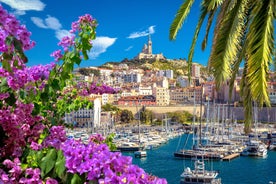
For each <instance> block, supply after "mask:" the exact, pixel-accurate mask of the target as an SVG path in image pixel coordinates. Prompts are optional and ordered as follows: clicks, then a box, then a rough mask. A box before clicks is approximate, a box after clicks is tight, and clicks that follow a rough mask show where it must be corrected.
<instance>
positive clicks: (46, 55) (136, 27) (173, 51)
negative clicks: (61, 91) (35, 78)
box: [0, 0, 211, 67]
mask: <svg viewBox="0 0 276 184" xmlns="http://www.w3.org/2000/svg"><path fill="white" fill-rule="evenodd" d="M0 3H1V4H2V6H3V7H4V8H5V9H7V10H8V11H9V12H10V13H13V14H15V15H16V16H17V18H18V19H19V20H20V22H21V23H22V24H25V25H26V26H27V28H28V30H29V31H31V32H32V36H31V39H32V40H34V41H35V42H36V46H35V48H33V49H32V50H30V51H28V52H27V53H26V54H27V56H28V58H29V63H28V65H30V66H31V65H36V64H47V63H50V62H51V61H53V58H52V57H50V54H51V53H52V52H53V51H55V50H57V49H58V48H59V47H58V46H57V43H58V42H59V39H60V38H61V37H62V36H64V35H66V34H68V30H70V29H71V23H72V22H73V21H76V20H78V17H79V16H81V15H84V14H87V13H88V14H91V15H92V16H93V17H94V18H96V19H97V21H98V27H97V39H96V40H95V41H94V48H93V49H92V51H91V53H90V58H91V59H89V60H88V61H83V62H82V64H81V67H87V66H99V65H102V64H104V63H105V62H108V61H115V62H119V61H122V60H123V59H124V58H128V59H132V58H134V57H135V56H136V55H137V54H138V53H139V52H140V51H141V50H142V47H143V45H144V43H146V42H147V39H148V34H151V38H152V43H153V44H152V46H153V53H154V54H157V53H163V55H164V56H165V57H166V58H168V59H179V58H187V57H188V51H189V48H190V45H191V41H192V37H193V33H194V29H195V25H196V22H197V20H198V17H199V14H200V8H199V1H197V0H196V3H195V4H194V6H193V7H192V10H191V14H190V16H189V17H188V19H187V20H186V21H185V23H184V25H183V27H182V29H181V30H180V32H179V33H178V36H177V38H176V40H174V41H170V40H169V28H170V25H171V23H172V21H173V19H174V16H175V14H176V12H177V10H178V8H179V7H180V5H181V4H182V3H183V0H173V1H172V0H56V1H54V0H48V1H46V0H0ZM200 35H201V36H200V40H199V41H201V40H202V38H201V37H202V35H203V33H201V34H200ZM210 41H211V39H210ZM210 41H209V47H208V49H207V50H205V51H201V49H200V46H201V43H200V42H198V44H197V47H196V51H195V54H194V59H193V61H194V62H197V63H201V64H203V65H206V64H207V61H208V56H209V52H210Z"/></svg>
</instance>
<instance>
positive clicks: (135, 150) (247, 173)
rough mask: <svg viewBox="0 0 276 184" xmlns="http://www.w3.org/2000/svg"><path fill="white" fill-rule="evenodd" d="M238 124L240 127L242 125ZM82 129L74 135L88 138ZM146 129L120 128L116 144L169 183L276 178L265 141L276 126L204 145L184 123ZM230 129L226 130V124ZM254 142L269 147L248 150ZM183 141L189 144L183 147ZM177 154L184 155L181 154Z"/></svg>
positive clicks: (275, 162) (275, 160) (274, 156)
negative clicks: (255, 152)
mask: <svg viewBox="0 0 276 184" xmlns="http://www.w3.org/2000/svg"><path fill="white" fill-rule="evenodd" d="M139 128H141V127H139ZM235 128H236V129H237V130H238V129H241V127H239V126H238V125H237V127H235ZM203 129H206V126H203ZM82 130H83V132H81V130H79V131H78V132H74V133H73V132H71V135H70V136H71V137H74V138H84V139H85V140H86V139H87V136H88V135H87V130H85V129H82ZM141 130H142V131H141V133H139V134H138V133H137V132H138V131H137V127H135V126H131V128H126V127H116V130H114V132H116V133H117V134H116V136H115V139H114V143H115V144H116V145H117V146H118V147H117V149H118V151H121V152H122V154H123V155H125V156H130V157H132V160H133V163H134V164H136V165H138V166H139V167H141V168H143V169H144V170H145V171H146V172H147V173H151V174H153V175H156V176H158V177H160V178H166V180H167V182H168V183H169V184H179V183H189V184H192V183H202V181H205V183H210V182H211V183H223V184H232V183H237V184H238V183H241V184H243V183H246V184H247V183H248V184H251V183H252V184H253V183H264V184H267V183H274V181H276V176H275V174H274V173H275V168H276V151H273V149H267V148H268V147H269V146H270V145H271V144H270V145H269V144H264V143H267V142H268V143H273V142H275V140H274V135H275V133H274V132H273V133H271V132H272V131H274V128H272V129H271V130H270V131H267V130H265V129H262V131H259V132H256V133H254V134H252V135H246V136H245V135H243V134H241V133H239V132H240V131H236V134H234V133H233V134H231V136H229V135H227V136H224V137H223V136H221V135H217V136H221V137H223V139H220V140H219V139H218V140H219V141H217V142H216V141H211V140H212V139H213V140H215V138H214V137H212V136H210V135H209V136H204V140H202V142H204V143H205V144H201V145H200V146H195V145H196V142H197V141H199V139H198V138H197V136H193V133H194V131H190V132H187V131H185V130H184V129H181V127H179V126H178V127H177V126H175V127H173V126H172V127H170V128H169V129H164V127H162V126H157V127H152V126H142V128H141ZM209 130H210V129H209ZM225 130H226V132H227V129H226V128H225ZM202 132H203V133H204V131H202ZM202 135H203V134H202ZM256 135H257V136H256ZM202 137H203V136H202ZM256 138H257V139H256ZM256 140H258V141H257V142H256ZM259 141H262V142H259ZM250 142H251V143H255V144H256V143H258V145H259V144H261V145H262V146H265V147H264V148H265V149H266V154H265V155H250V154H248V155H244V154H243V153H244V152H245V150H248V149H249V147H250V144H249V143H250ZM119 145H125V146H126V147H124V148H128V149H122V148H123V147H120V146H119ZM184 145H185V147H186V148H189V149H184V147H183V146H184ZM248 146H249V147H248ZM176 153H179V154H182V155H180V156H176ZM183 155H184V156H185V157H183ZM196 166H198V167H199V168H202V167H203V166H204V169H202V170H201V171H198V169H199V168H196ZM185 171H186V172H185ZM203 171H204V172H207V173H209V174H207V176H208V177H211V176H212V179H214V181H212V180H211V178H209V180H208V179H206V178H205V179H206V180H204V179H202V178H201V179H200V178H198V176H200V175H199V173H201V176H202V177H203V176H205V175H204V173H203ZM197 172H198V174H197V175H196V176H197V178H193V173H197ZM189 174H190V176H189V177H190V179H187V178H186V179H185V178H184V176H185V177H187V176H188V175H189ZM207 176H206V177H207ZM207 181H208V182H207ZM209 181H210V182H209Z"/></svg>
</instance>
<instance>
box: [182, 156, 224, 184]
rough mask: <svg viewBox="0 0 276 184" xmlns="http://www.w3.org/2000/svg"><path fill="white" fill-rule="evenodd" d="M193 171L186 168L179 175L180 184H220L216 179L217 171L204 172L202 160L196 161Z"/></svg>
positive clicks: (218, 179)
mask: <svg viewBox="0 0 276 184" xmlns="http://www.w3.org/2000/svg"><path fill="white" fill-rule="evenodd" d="M194 167H195V168H194V170H191V169H190V168H189V167H186V168H185V169H184V171H183V173H182V174H181V176H180V177H181V179H180V184H221V179H220V178H217V176H218V174H219V173H218V171H208V170H205V164H204V161H203V160H196V161H195V163H194Z"/></svg>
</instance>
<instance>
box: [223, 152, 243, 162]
mask: <svg viewBox="0 0 276 184" xmlns="http://www.w3.org/2000/svg"><path fill="white" fill-rule="evenodd" d="M239 156H240V154H239V153H233V154H231V155H227V156H225V157H223V158H222V160H223V161H230V160H232V159H234V158H237V157H239Z"/></svg>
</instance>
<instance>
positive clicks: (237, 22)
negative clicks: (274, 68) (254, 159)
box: [169, 0, 276, 133]
mask: <svg viewBox="0 0 276 184" xmlns="http://www.w3.org/2000/svg"><path fill="white" fill-rule="evenodd" d="M193 4H194V0H186V1H184V3H183V4H182V5H181V6H180V8H179V10H178V11H177V14H176V16H175V18H174V20H173V22H172V24H171V27H170V34H169V38H170V39H171V40H173V39H176V35H177V33H178V31H179V30H180V29H181V27H182V24H183V22H184V20H185V19H186V17H187V15H188V14H189V12H190V9H191V7H192V5H193ZM275 7H276V1H275V0H239V1H237V0H202V1H201V15H200V18H199V21H198V23H197V26H196V29H195V33H194V38H193V41H192V45H191V48H190V52H189V56H188V64H189V73H191V62H192V58H193V54H194V48H195V44H196V41H197V38H198V35H199V31H200V30H201V29H202V25H203V22H204V20H205V19H207V24H206V33H205V37H204V39H203V42H202V49H203V50H204V49H205V47H206V45H207V41H208V37H209V32H210V28H211V25H213V24H215V29H214V31H212V32H213V41H212V50H211V53H210V57H209V61H208V69H209V70H210V71H211V72H212V74H213V75H214V77H215V81H216V88H217V89H219V88H220V87H221V86H222V84H223V83H224V82H226V81H230V86H231V88H230V90H232V89H233V84H234V80H235V78H236V74H237V72H238V70H239V67H240V66H241V64H242V62H243V63H244V69H243V76H242V81H241V96H242V97H243V105H244V109H245V129H244V130H245V133H249V132H250V131H251V127H252V124H251V122H252V112H253V107H252V104H253V102H256V103H257V104H258V106H259V107H262V106H263V105H264V104H265V105H267V106H270V99H269V96H268V89H267V81H268V79H269V75H268V72H269V67H270V65H271V64H275V62H273V59H274V60H275V54H276V52H275V40H274V37H275V31H274V26H273V25H275V17H276V8H275ZM229 94H230V95H231V94H232V93H229Z"/></svg>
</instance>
